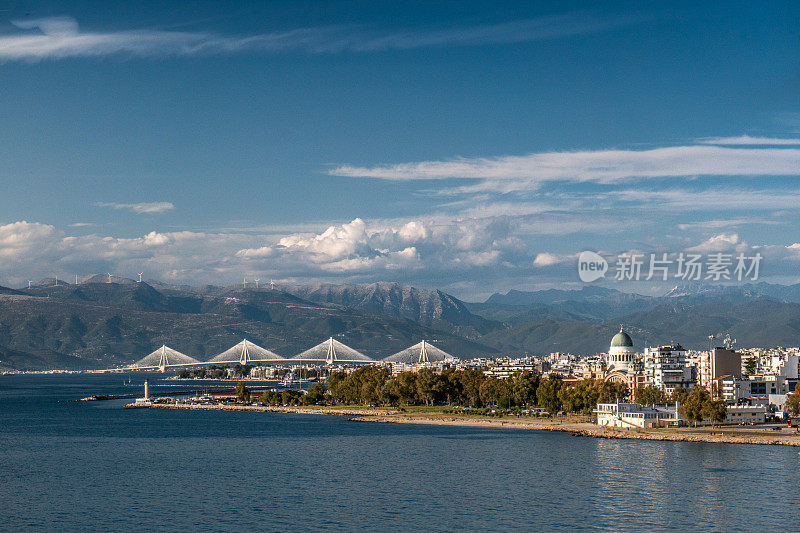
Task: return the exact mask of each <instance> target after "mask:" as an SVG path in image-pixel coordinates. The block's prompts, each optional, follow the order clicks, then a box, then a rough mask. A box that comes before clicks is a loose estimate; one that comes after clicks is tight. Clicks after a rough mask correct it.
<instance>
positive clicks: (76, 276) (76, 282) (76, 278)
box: [75, 274, 78, 285]
mask: <svg viewBox="0 0 800 533" xmlns="http://www.w3.org/2000/svg"><path fill="white" fill-rule="evenodd" d="M77 284H78V275H77V274H75V285H77Z"/></svg>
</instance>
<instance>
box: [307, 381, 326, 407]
mask: <svg viewBox="0 0 800 533" xmlns="http://www.w3.org/2000/svg"><path fill="white" fill-rule="evenodd" d="M325 391H326V389H325V385H323V384H322V383H314V384H313V385H311V387H309V389H308V392H306V395H305V396H303V403H305V404H321V403H325Z"/></svg>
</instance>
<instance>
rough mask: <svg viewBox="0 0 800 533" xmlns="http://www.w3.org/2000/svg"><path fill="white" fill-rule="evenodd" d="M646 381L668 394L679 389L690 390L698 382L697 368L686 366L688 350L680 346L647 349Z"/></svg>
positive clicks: (645, 360) (645, 356)
mask: <svg viewBox="0 0 800 533" xmlns="http://www.w3.org/2000/svg"><path fill="white" fill-rule="evenodd" d="M644 381H645V383H646V384H648V385H655V386H656V387H658V388H659V389H661V390H663V391H664V392H665V393H667V394H672V391H674V390H675V389H677V388H678V387H682V388H684V389H686V390H689V389H691V388H692V387H694V385H695V383H696V381H697V378H696V368H695V367H693V366H687V365H686V350H684V349H683V347H682V346H681V345H680V344H676V345H675V346H659V347H658V348H645V351H644Z"/></svg>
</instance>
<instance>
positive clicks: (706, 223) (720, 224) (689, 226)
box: [678, 218, 783, 231]
mask: <svg viewBox="0 0 800 533" xmlns="http://www.w3.org/2000/svg"><path fill="white" fill-rule="evenodd" d="M754 224H763V225H768V226H778V225H781V224H783V222H780V221H778V220H767V219H763V218H731V219H727V220H702V221H700V222H690V223H685V224H678V228H680V229H682V230H684V231H686V230H696V229H699V230H716V229H725V228H733V227H736V226H747V225H754Z"/></svg>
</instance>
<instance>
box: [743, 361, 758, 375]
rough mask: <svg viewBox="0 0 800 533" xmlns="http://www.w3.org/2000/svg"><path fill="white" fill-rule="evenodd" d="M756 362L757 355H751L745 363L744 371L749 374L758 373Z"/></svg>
mask: <svg viewBox="0 0 800 533" xmlns="http://www.w3.org/2000/svg"><path fill="white" fill-rule="evenodd" d="M756 363H757V361H756V358H755V357H750V358H749V359H748V360H747V361H746V362H745V363H744V371H745V372H747V375H748V376H752V375H753V374H755V373H756Z"/></svg>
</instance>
